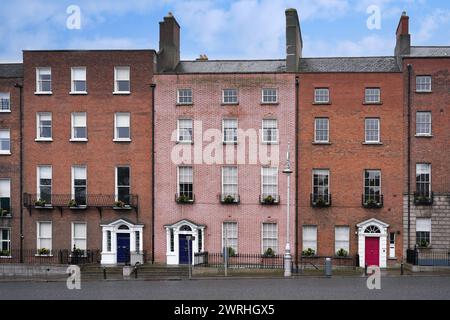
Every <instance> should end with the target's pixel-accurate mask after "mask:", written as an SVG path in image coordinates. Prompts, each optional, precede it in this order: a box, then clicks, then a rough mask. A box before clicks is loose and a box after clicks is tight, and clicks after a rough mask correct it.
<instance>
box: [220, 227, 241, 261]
mask: <svg viewBox="0 0 450 320" xmlns="http://www.w3.org/2000/svg"><path fill="white" fill-rule="evenodd" d="M222 247H223V248H231V249H232V250H230V249H228V250H229V251H228V253H230V251H234V253H236V254H237V253H238V225H237V223H236V222H224V223H223V226H222Z"/></svg>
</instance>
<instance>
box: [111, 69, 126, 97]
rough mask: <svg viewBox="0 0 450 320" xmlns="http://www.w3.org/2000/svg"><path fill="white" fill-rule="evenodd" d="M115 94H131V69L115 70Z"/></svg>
mask: <svg viewBox="0 0 450 320" xmlns="http://www.w3.org/2000/svg"><path fill="white" fill-rule="evenodd" d="M114 92H115V93H130V67H115V68H114Z"/></svg>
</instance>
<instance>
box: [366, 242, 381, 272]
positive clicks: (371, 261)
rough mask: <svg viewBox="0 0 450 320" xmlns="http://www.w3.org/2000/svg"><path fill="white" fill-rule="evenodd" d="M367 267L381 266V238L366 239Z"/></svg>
mask: <svg viewBox="0 0 450 320" xmlns="http://www.w3.org/2000/svg"><path fill="white" fill-rule="evenodd" d="M366 266H377V267H379V266H380V238H372V237H366Z"/></svg>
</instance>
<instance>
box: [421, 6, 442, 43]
mask: <svg viewBox="0 0 450 320" xmlns="http://www.w3.org/2000/svg"><path fill="white" fill-rule="evenodd" d="M449 24H450V10H443V9H436V10H434V11H433V13H431V14H430V15H427V16H426V17H425V18H424V19H423V20H422V21H421V23H420V28H419V31H418V32H417V34H415V40H417V41H418V42H424V41H427V40H430V39H431V38H432V37H433V35H434V34H435V32H436V31H437V30H438V29H440V28H442V27H443V26H445V25H449ZM442 29H443V30H447V35H448V30H449V27H448V26H447V28H442Z"/></svg>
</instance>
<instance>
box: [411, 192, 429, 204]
mask: <svg viewBox="0 0 450 320" xmlns="http://www.w3.org/2000/svg"><path fill="white" fill-rule="evenodd" d="M414 204H415V205H416V206H431V205H433V193H432V192H431V193H430V194H429V195H428V196H427V195H425V194H421V193H415V194H414Z"/></svg>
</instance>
